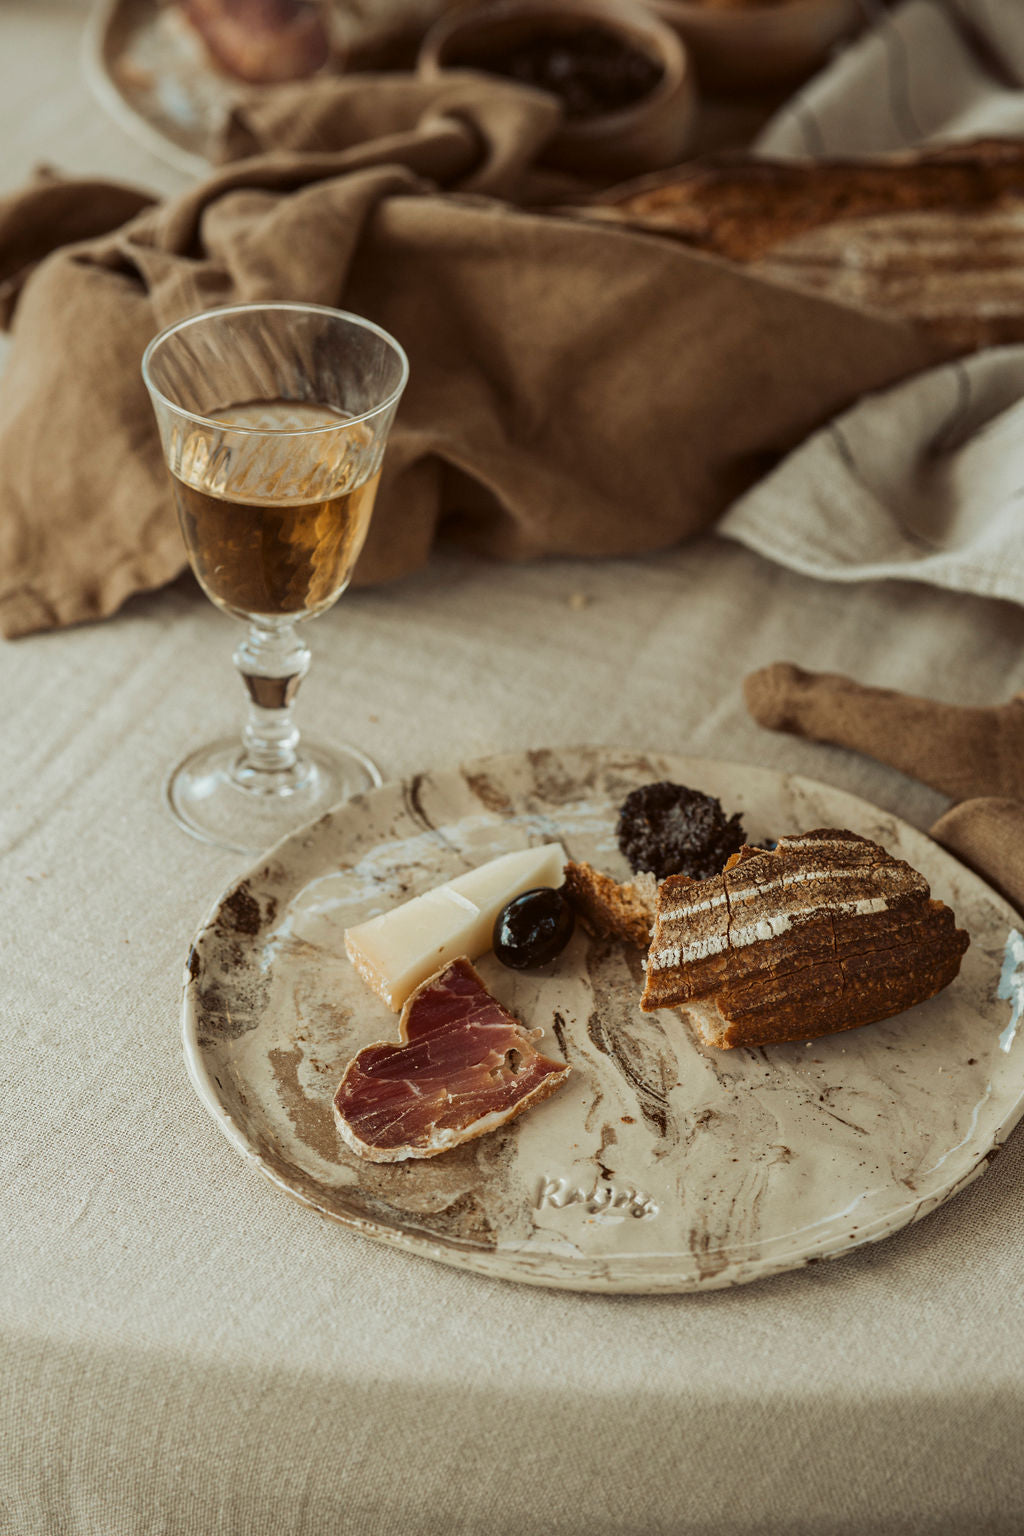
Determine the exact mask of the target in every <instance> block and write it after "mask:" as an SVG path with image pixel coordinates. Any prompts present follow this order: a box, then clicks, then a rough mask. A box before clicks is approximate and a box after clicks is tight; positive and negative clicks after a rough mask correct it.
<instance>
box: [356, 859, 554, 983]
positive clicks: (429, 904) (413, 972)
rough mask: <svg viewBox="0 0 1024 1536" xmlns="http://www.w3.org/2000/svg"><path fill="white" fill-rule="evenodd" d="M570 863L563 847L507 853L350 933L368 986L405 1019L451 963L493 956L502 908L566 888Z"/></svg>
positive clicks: (370, 920)
mask: <svg viewBox="0 0 1024 1536" xmlns="http://www.w3.org/2000/svg"><path fill="white" fill-rule="evenodd" d="M565 862H566V853H565V849H564V848H563V847H562V845H561V843H545V844H544V846H543V847H542V848H523V849H520V850H519V851H518V852H516V853H503V854H502V855H501V856H500V858H497V859H491V861H490V863H488V864H481V865H480V867H479V869H471V870H468V871H467V873H466V874H464V875H459V876H458V877H457V878H456V879H455V880H449V881H447V882H446V884H444V885H438V886H435V887H434V889H433V890H432V891H424V893H423V895H422V896H414V897H413V898H412V900H411V901H406V902H403V904H402V905H401V906H400V907H394V908H393V909H392V910H391V911H390V912H382V913H381V914H380V916H379V917H371V918H370V919H369V920H368V921H367V922H365V923H360V924H359V925H358V926H357V927H355V928H347V929H346V930H345V953H346V954H347V955H348V957H349V959H350V960H351V962H352V964H353V965H354V966H355V968H356V970H357V971H358V972H359V974H360V976H361V977H362V978H363V980H364V981H365V982H366V984H367V986H369V987H372V988H373V990H374V992H376V993H377V995H378V997H380V998H382V999H383V1001H384V1002H385V1003H387V1005H388V1007H389V1008H391V1009H393V1010H394V1011H395V1012H396V1013H397V1012H398V1011H399V1009H400V1008H401V1007H402V1005H403V1004H404V1002H405V1000H406V998H407V997H408V996H409V994H410V993H411V992H412V991H413V990H414V989H415V988H416V987H418V986H419V984H420V982H421V981H425V980H426V979H427V977H428V976H432V975H433V974H434V972H435V971H438V970H440V968H441V967H442V966H443V965H447V963H448V961H449V960H454V959H456V958H457V957H458V956H460V955H464V956H465V957H466V958H467V959H468V960H475V959H476V958H477V956H478V955H483V954H486V952H487V950H489V949H490V947H491V937H492V934H493V932H494V922H495V919H496V917H497V916H498V913H499V912H500V911H501V909H502V907H504V906H505V905H506V904H507V903H508V902H510V901H511V900H512V898H513V897H514V896H521V895H522V893H523V892H524V891H532V890H534V889H535V888H536V887H537V886H542V885H561V883H562V870H563V868H564V866H565Z"/></svg>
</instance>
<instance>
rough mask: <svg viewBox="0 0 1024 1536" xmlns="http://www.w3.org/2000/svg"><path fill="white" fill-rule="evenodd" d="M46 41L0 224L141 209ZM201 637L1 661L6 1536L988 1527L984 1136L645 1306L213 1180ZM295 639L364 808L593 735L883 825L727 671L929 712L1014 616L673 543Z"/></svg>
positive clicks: (1003, 1447) (974, 692)
mask: <svg viewBox="0 0 1024 1536" xmlns="http://www.w3.org/2000/svg"><path fill="white" fill-rule="evenodd" d="M82 14H83V13H82V9H81V7H80V6H79V5H78V4H71V3H64V4H56V3H55V4H50V5H46V6H39V5H37V4H34V3H32V0H8V3H7V4H6V5H5V7H4V9H3V12H2V14H0V142H2V143H3V144H4V146H5V155H4V159H3V162H2V176H3V183H4V190H6V189H7V187H8V186H13V185H15V184H16V183H17V182H18V181H20V180H21V179H22V178H23V176H24V175H25V174H27V172H28V171H29V169H30V168H31V165H32V163H33V161H34V160H36V159H39V158H49V159H52V160H57V161H58V162H59V164H60V166H61V168H62V169H68V170H102V171H103V172H104V173H117V174H119V175H121V176H122V177H124V178H126V179H130V178H133V177H134V178H136V179H138V180H139V181H140V182H142V183H143V184H145V185H151V186H162V187H165V188H167V189H170V187H171V186H172V185H173V183H174V177H173V174H172V173H170V172H168V171H166V170H164V169H163V168H162V167H160V166H159V165H158V164H157V163H156V162H155V161H153V160H151V159H150V157H149V156H148V154H147V153H146V152H144V151H143V150H142V149H141V148H138V147H136V146H135V145H133V144H132V143H131V142H130V141H129V140H128V139H127V138H125V137H124V136H123V135H122V133H121V132H120V131H119V130H118V129H117V128H115V127H113V126H111V125H108V124H107V123H106V122H105V121H104V120H103V118H102V117H101V115H100V114H99V112H98V109H97V108H96V107H95V106H94V104H93V103H92V102H91V101H90V99H89V98H88V96H87V94H86V92H85V89H84V87H83V86H82V84H81V82H80V79H79V74H78V65H77V46H78V32H79V28H80V25H81V21H82ZM116 472H117V466H116V465H112V466H111V473H112V474H116ZM40 515H41V516H43V515H45V508H41V509H40ZM233 640H234V632H233V628H232V626H231V625H230V624H229V623H228V621H226V620H225V619H223V618H222V617H221V616H220V615H218V614H217V613H216V612H215V611H214V610H213V608H212V607H211V605H210V604H209V603H208V602H207V601H206V600H205V599H204V598H202V597H201V596H200V595H199V594H198V592H197V590H196V589H195V588H194V586H193V585H192V584H191V581H190V580H189V579H184V580H182V581H181V582H179V583H178V584H176V585H175V586H174V587H172V588H170V589H168V590H166V591H164V592H161V593H158V594H155V595H152V596H150V597H147V598H144V599H136V600H133V601H132V602H131V603H130V604H129V605H128V607H127V608H126V609H125V611H124V612H123V614H122V615H120V616H119V617H118V618H117V619H115V620H113V621H111V622H108V623H106V624H103V625H98V626H93V627H85V628H81V629H78V630H72V631H69V632H66V633H62V634H54V635H47V636H40V637H36V638H30V639H26V640H22V641H19V642H17V643H15V644H5V645H3V646H2V647H0V698H2V700H3V718H4V730H3V732H2V734H0V852H2V862H0V871H2V876H3V879H2V886H0V891H2V895H0V900H2V903H3V922H2V929H0V932H2V955H3V962H4V978H3V988H2V991H0V998H2V1005H0V1013H2V1017H3V1023H4V1031H3V1035H4V1041H5V1046H6V1053H7V1062H6V1068H5V1072H4V1081H5V1083H6V1087H7V1092H6V1096H5V1127H4V1134H3V1136H2V1138H0V1160H2V1166H3V1178H2V1181H0V1198H2V1201H3V1207H4V1210H3V1218H2V1220H3V1233H4V1242H3V1246H2V1248H0V1370H2V1390H0V1532H2V1533H3V1536H57V1533H60V1536H137V1533H147V1536H149V1533H160V1536H213V1533H218V1536H219V1533H226V1536H321V1533H326V1532H331V1533H337V1532H351V1533H355V1536H399V1533H400V1536H440V1533H445V1536H451V1533H461V1532H465V1533H477V1532H479V1533H485V1532H486V1533H487V1536H532V1533H536V1536H547V1533H577V1532H579V1533H584V1532H585V1533H588V1536H593V1533H599V1532H609V1533H610V1532H628V1533H636V1536H646V1533H652V1536H653V1533H666V1536H668V1533H677V1532H689V1531H692V1532H701V1533H705V1532H706V1533H715V1536H720V1533H721V1536H732V1533H736V1536H739V1533H743V1536H748V1533H759V1536H760V1533H779V1536H795V1533H811V1532H814V1533H820V1532H835V1533H843V1536H855V1533H857V1536H859V1533H871V1532H885V1533H906V1536H919V1533H922V1532H965V1533H966V1532H972V1533H973V1532H986V1533H987V1532H1006V1533H1009V1532H1013V1531H1018V1530H1019V1529H1020V1528H1021V1516H1022V1509H1024V1478H1022V1474H1021V1458H1020V1449H1019V1442H1020V1427H1021V1421H1022V1413H1024V1374H1022V1368H1024V1359H1022V1355H1024V1349H1022V1344H1024V1322H1022V1314H1021V1301H1020V1289H1021V1259H1020V1254H1021V1251H1022V1241H1024V1220H1022V1215H1021V1206H1020V1199H1019V1186H1020V1181H1021V1177H1022V1174H1024V1138H1022V1137H1021V1136H1015V1137H1014V1138H1012V1139H1011V1141H1010V1143H1009V1144H1008V1146H1007V1148H1006V1150H1005V1151H1004V1152H1003V1154H1002V1155H1001V1156H1000V1157H999V1158H998V1159H997V1160H996V1161H995V1163H994V1164H993V1166H992V1168H991V1170H990V1171H989V1172H988V1173H987V1174H986V1175H985V1176H984V1178H982V1179H981V1180H979V1181H978V1182H976V1183H975V1184H974V1185H972V1186H971V1187H970V1188H969V1189H968V1190H966V1191H965V1192H964V1193H963V1194H961V1195H960V1196H958V1197H957V1198H956V1199H955V1200H953V1201H952V1202H950V1203H949V1204H947V1205H946V1206H944V1207H943V1208H941V1209H940V1210H939V1211H938V1212H936V1213H935V1214H933V1215H932V1216H930V1217H928V1218H927V1219H926V1220H925V1221H923V1222H921V1223H920V1224H919V1225H917V1226H914V1227H911V1228H909V1229H907V1230H905V1231H903V1232H902V1233H900V1234H898V1235H896V1236H894V1237H891V1238H889V1239H887V1240H886V1241H884V1242H882V1243H880V1244H877V1245H874V1246H871V1247H867V1248H864V1249H862V1250H860V1251H858V1252H856V1253H853V1254H851V1255H849V1256H847V1257H844V1258H841V1259H838V1260H836V1261H834V1262H831V1263H827V1264H819V1265H816V1266H814V1267H812V1268H810V1269H807V1270H803V1271H800V1272H797V1273H792V1274H788V1275H783V1276H780V1277H777V1278H774V1279H771V1280H767V1281H763V1282H760V1283H757V1284H754V1285H750V1286H746V1287H742V1288H739V1289H736V1290H732V1291H721V1292H714V1293H707V1294H702V1295H690V1296H679V1297H661V1298H655V1299H645V1298H642V1297H618V1298H609V1297H602V1296H593V1295H574V1294H571V1293H561V1292H552V1291H544V1290H539V1289H534V1288H531V1287H525V1286H516V1285H510V1284H505V1283H500V1282H497V1281H491V1280H487V1279H480V1278H477V1277H474V1276H471V1275H469V1274H467V1273H464V1272H461V1271H459V1270H456V1269H450V1268H446V1267H441V1266H439V1265H435V1264H432V1263H430V1262H429V1261H427V1260H424V1259H419V1258H415V1257H411V1256H406V1255H404V1254H402V1253H399V1252H398V1251H396V1250H392V1249H390V1248H387V1247H385V1246H384V1245H381V1244H377V1243H374V1242H371V1241H369V1240H366V1239H363V1238H361V1237H359V1236H357V1235H356V1234H354V1233H351V1232H348V1231H345V1230H343V1229H341V1228H339V1227H337V1226H335V1225H331V1224H327V1223H324V1222H322V1221H320V1220H318V1218H317V1217H315V1216H314V1215H313V1214H311V1213H310V1212H309V1211H308V1210H306V1209H303V1208H302V1207H300V1206H299V1205H297V1204H295V1203H294V1202H292V1201H290V1200H288V1199H287V1198H286V1197H285V1196H284V1195H282V1194H281V1193H279V1192H278V1191H277V1190H275V1189H274V1188H272V1187H271V1186H270V1185H269V1184H268V1183H267V1182H266V1181H264V1180H263V1179H261V1178H260V1177H259V1176H258V1175H257V1174H256V1173H255V1172H253V1171H252V1170H251V1169H250V1168H248V1167H247V1166H245V1165H244V1164H243V1162H242V1161H241V1159H239V1158H238V1157H237V1156H236V1154H235V1153H234V1152H233V1151H232V1150H231V1149H230V1148H229V1146H228V1145H227V1143H226V1142H225V1141H224V1139H223V1137H222V1136H221V1135H220V1133H219V1132H218V1130H217V1129H216V1127H215V1126H214V1125H213V1124H212V1122H211V1121H210V1120H209V1119H208V1118H207V1117H206V1115H205V1113H204V1112H203V1110H202V1108H201V1107H200V1105H199V1103H198V1102H197V1100H196V1098H195V1097H194V1095H193V1093H192V1091H191V1089H190V1087H189V1085H188V1082H187V1080H186V1076H185V1071H184V1067H183V1064H182V1058H181V1051H180V1044H179V1018H178V1015H179V1000H180V978H181V969H182V964H183V961H184V958H185V955H186V952H187V948H188V943H189V940H190V938H191V936H192V933H193V931H194V930H195V928H196V927H197V925H198V923H199V922H200V920H201V919H202V917H203V915H204V913H205V912H206V910H207V908H208V907H209V905H210V903H211V901H212V900H213V898H214V897H215V896H216V895H217V893H218V892H219V891H220V890H221V889H222V888H223V887H224V886H225V885H226V884H227V883H228V882H229V881H231V880H232V879H233V878H234V877H235V876H236V875H237V874H239V873H240V872H241V870H242V869H243V868H244V867H245V861H244V860H243V859H240V858H238V857H237V856H235V855H231V854H227V853H223V852H219V851H217V850H216V849H213V848H209V847H206V846H204V845H202V844H199V843H196V842H193V841H191V840H190V839H189V838H187V837H186V836H185V835H184V834H182V833H180V832H179V831H178V829H177V828H176V827H175V826H174V824H173V823H172V822H171V820H170V818H169V816H168V815H167V814H166V812H165V810H164V808H163V805H162V801H161V785H162V780H163V777H164V773H165V770H166V768H167V767H168V765H169V764H170V763H171V761H172V760H174V759H176V758H177V757H178V756H180V755H181V754H183V753H184V752H185V751H186V750H187V749H189V748H190V747H192V746H194V745H197V744H198V743H199V742H201V741H202V740H204V739H205V738H207V737H208V736H209V735H210V734H211V733H212V732H216V731H217V730H218V729H220V727H221V725H222V723H223V722H224V721H225V720H226V719H228V718H232V717H234V716H235V715H236V714H237V713H238V711H239V708H240V699H239V697H238V694H239V688H238V684H237V681H236V680H235V678H234V677H233V675H232V670H233V669H232V668H231V665H230V659H229V656H230V650H231V646H232V643H233ZM310 640H311V643H312V645H313V648H314V665H313V670H312V672H311V674H310V677H309V679H308V681H307V683H306V684H305V685H304V692H303V697H302V699H301V701H300V723H302V722H304V723H306V724H308V725H310V726H311V727H313V726H315V727H316V728H318V729H319V730H320V731H321V732H323V733H330V732H337V733H338V734H340V735H342V736H344V735H346V734H350V735H351V736H353V737H354V738H356V739H358V741H359V742H360V744H361V745H362V746H364V747H365V748H366V749H367V750H368V751H369V752H370V753H371V754H373V755H374V756H375V757H376V758H377V759H378V760H379V761H380V763H381V764H382V766H383V768H384V770H385V772H386V773H387V774H388V775H389V776H396V775H401V774H405V773H410V772H414V771H416V770H417V769H420V768H423V767H425V766H442V765H445V764H451V763H455V762H457V761H459V760H461V759H464V758H467V757H471V756H475V755H478V754H481V753H486V752H491V751H506V750H507V751H514V750H518V749H522V748H527V747H537V746H560V745H568V744H572V743H577V742H599V743H608V744H616V745H619V744H629V745H636V746H640V747H643V748H652V749H658V750H664V751H679V752H687V753H692V754H698V755H701V754H702V755H707V756H714V757H723V758H731V759H736V760H740V761H747V762H751V763H759V764H765V765H769V766H777V767H783V768H786V769H792V770H796V771H799V772H803V773H806V774H810V775H812V776H815V777H818V778H822V779H826V780H828V781H830V782H832V783H835V784H837V785H839V786H841V787H843V788H845V789H849V790H852V791H854V792H856V793H859V794H862V795H864V796H865V797H867V798H869V799H871V800H874V801H876V802H878V803H879V804H881V805H883V806H885V807H887V808H889V809H891V810H893V811H894V812H897V813H898V814H900V815H902V816H904V817H906V818H907V819H908V820H910V821H912V822H914V823H915V824H917V825H919V826H927V825H928V824H930V822H931V821H932V820H933V819H934V817H935V816H936V815H937V814H938V813H939V812H940V811H941V810H942V808H943V802H942V800H941V798H940V797H939V796H937V795H935V794H934V793H932V792H931V791H928V790H925V789H923V788H922V787H921V786H919V785H916V784H913V783H911V782H910V781H907V780H905V779H903V778H901V777H900V776H899V775H898V774H895V773H893V772H891V771H889V770H886V769H884V768H882V767H880V766H879V765H877V764H874V763H871V762H868V761H867V760H862V759H858V758H854V757H852V756H850V755H848V754H844V753H842V752H839V751H837V750H834V749H828V748H824V747H818V746H813V745H811V744H808V743H804V742H799V741H795V740H792V739H789V738H782V737H775V736H772V735H768V734H767V733H764V732H761V731H759V730H758V729H757V727H755V726H754V725H753V723H752V722H751V721H750V720H749V719H748V718H747V716H746V714H745V712H744V709H743V706H742V700H741V695H740V681H741V679H742V677H743V675H744V674H745V673H746V672H748V671H749V670H751V668H753V667H755V666H757V665H760V664H761V663H762V662H764V661H765V660H768V659H773V658H776V657H780V658H783V657H784V658H787V659H791V660H793V661H796V662H799V663H803V664H806V665H810V666H814V667H826V668H836V669H843V668H845V669H849V668H850V667H851V666H852V665H853V664H854V662H855V665H856V670H857V672H858V675H859V676H861V677H862V678H864V679H865V680H870V681H873V682H877V683H882V684H886V685H889V686H893V687H898V688H903V689H910V690H913V691H916V692H920V693H934V694H939V695H942V696H944V697H947V698H950V699H956V700H961V701H964V702H973V701H981V700H995V699H1001V698H1003V697H1004V696H1005V695H1007V694H1008V693H1009V692H1011V691H1013V690H1014V689H1020V688H1024V613H1022V612H1021V610H1020V609H1019V608H1018V607H1016V606H1013V605H1010V604H1008V603H1003V602H1000V601H997V600H992V599H985V598H982V597H978V596H974V595H971V594H967V593H958V592H950V591H941V590H938V589H936V588H934V587H931V586H926V585H923V584H919V583H915V584H910V583H901V582H898V581H886V582H878V583H876V582H871V581H866V582H862V583H858V584H856V585H850V586H842V587H839V586H836V585H834V584H829V583H825V582H821V581H817V580H814V579H811V578H810V577H807V576H804V575H801V574H799V573H796V572H793V571H790V570H787V569H784V568H783V567H781V566H778V565H775V564H771V563H769V562H768V561H766V560H764V559H763V558H762V557H761V556H760V555H758V554H757V553H755V552H753V551H751V550H749V549H746V548H743V547H741V546H739V545H736V544H734V543H729V542H727V541H725V540H722V539H718V538H713V537H710V538H705V539H702V540H701V541H699V542H697V543H693V544H690V545H688V546H686V547H683V548H680V549H678V550H676V551H673V552H672V553H671V554H669V555H659V556H657V557H653V558H645V559H636V560H619V561H610V562H604V563H590V562H585V561H573V562H567V561H550V562H547V563H544V564H537V565H525V566H495V565H492V564H489V563H485V562H482V561H477V560H475V559H471V558H469V557H466V556H453V555H441V556H438V557H437V558H435V560H434V561H433V562H432V564H431V565H430V567H429V568H428V569H427V570H426V571H424V572H421V573H420V574H418V575H417V576H415V577H412V578H410V579H408V580H406V581H404V582H400V583H397V584H394V585H392V586H389V587H385V588H381V589H379V590H374V591H369V592H360V593H353V594H349V595H347V596H346V597H345V598H344V599H343V600H342V601H341V602H340V603H339V604H338V606H337V607H336V609H334V610H333V611H332V612H331V613H329V614H328V615H326V616H325V617H324V618H323V619H321V620H319V621H318V622H317V623H316V625H314V626H312V627H311V629H310Z"/></svg>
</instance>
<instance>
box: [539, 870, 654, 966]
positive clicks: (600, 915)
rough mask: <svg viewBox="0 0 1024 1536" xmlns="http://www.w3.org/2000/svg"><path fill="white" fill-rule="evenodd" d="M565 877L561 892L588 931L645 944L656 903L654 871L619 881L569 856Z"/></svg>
mask: <svg viewBox="0 0 1024 1536" xmlns="http://www.w3.org/2000/svg"><path fill="white" fill-rule="evenodd" d="M564 878H565V883H564V885H563V886H562V895H563V896H565V898H566V899H567V901H569V903H570V904H571V905H572V906H573V907H574V908H575V909H576V913H577V915H578V917H579V919H580V921H581V923H582V924H583V926H584V928H586V929H587V931H588V932H589V933H593V934H595V935H596V936H597V937H598V938H609V937H610V938H615V939H622V940H623V941H624V942H625V943H626V944H635V945H636V947H637V948H638V949H646V948H647V946H648V944H649V943H650V942H651V928H652V927H653V925H654V913H655V909H656V908H657V905H658V882H657V880H655V878H654V876H653V875H648V874H643V875H638V876H637V877H636V879H635V880H627V881H625V882H624V883H622V884H620V883H619V881H618V880H613V879H612V877H611V875H605V874H602V873H601V871H600V870H599V869H594V867H593V865H591V864H586V863H581V864H576V863H574V862H573V861H572V860H570V861H569V863H568V864H566V866H565V877H564Z"/></svg>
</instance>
